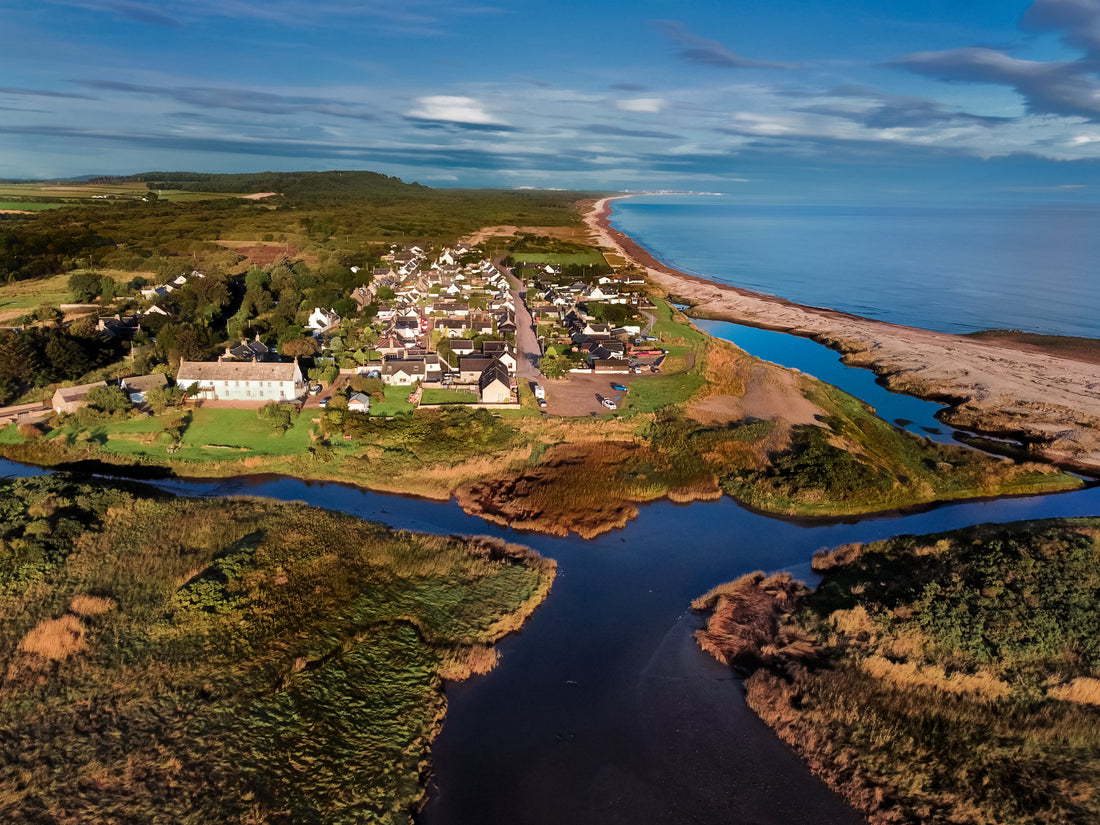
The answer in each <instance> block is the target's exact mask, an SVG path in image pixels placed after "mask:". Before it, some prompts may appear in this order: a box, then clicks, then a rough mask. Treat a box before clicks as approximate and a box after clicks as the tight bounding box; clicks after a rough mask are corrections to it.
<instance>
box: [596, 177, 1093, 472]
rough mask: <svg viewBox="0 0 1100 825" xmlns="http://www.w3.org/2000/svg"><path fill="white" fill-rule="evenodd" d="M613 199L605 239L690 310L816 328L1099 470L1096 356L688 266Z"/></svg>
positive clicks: (601, 204)
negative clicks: (859, 309)
mask: <svg viewBox="0 0 1100 825" xmlns="http://www.w3.org/2000/svg"><path fill="white" fill-rule="evenodd" d="M623 197H628V196H623ZM612 200H615V198H604V199H602V200H598V201H594V202H592V203H591V205H590V207H589V208H588V210H587V212H586V214H585V221H586V223H587V224H588V227H589V229H590V230H591V232H592V233H593V234H594V235H595V236H596V238H597V239H598V242H599V243H600V245H601V246H605V247H608V248H610V249H614V250H618V251H619V252H620V253H621V254H622V255H623V256H624V257H626V258H627V259H629V260H630V261H632V262H634V264H635V265H637V266H638V267H640V268H642V269H643V270H645V272H646V273H647V275H648V277H649V278H650V279H651V280H652V281H653V282H654V283H656V284H657V285H659V286H660V287H661V288H662V289H664V290H665V291H666V292H668V293H669V294H670V295H674V296H676V297H678V298H682V299H683V300H684V301H686V302H688V303H691V304H692V306H693V308H692V314H694V315H698V316H700V317H707V318H714V319H720V320H727V321H733V322H736V323H742V324H749V325H751V326H757V327H764V328H767V329H774V330H780V331H782V332H789V333H792V334H795V335H801V336H805V337H807V338H812V339H814V340H816V341H819V342H821V343H823V344H825V345H827V346H829V347H831V348H833V349H835V350H837V351H838V352H840V353H842V354H843V355H844V361H845V362H846V363H848V364H850V365H853V366H860V367H867V368H869V369H872V370H874V371H875V373H877V374H878V375H879V376H880V378H881V380H882V381H883V382H884V383H885V384H886V385H887V386H888V387H889V388H890V389H894V390H897V391H899V392H906V393H908V394H910V395H915V396H918V397H921V398H927V399H934V400H937V401H942V402H943V403H945V404H949V405H950V406H949V407H948V409H946V410H945V411H944V412H943V413H941V416H940V417H941V418H942V419H943V420H944V421H945V422H946V423H948V424H951V425H954V426H958V427H962V428H965V429H969V430H973V431H976V432H982V433H986V434H989V435H994V436H1002V437H1008V438H1014V439H1019V440H1022V441H1024V442H1025V443H1026V444H1027V445H1028V448H1029V450H1030V451H1031V452H1032V454H1033V455H1035V456H1036V457H1041V458H1044V459H1046V460H1049V461H1053V462H1057V463H1059V464H1062V465H1065V466H1068V467H1073V468H1076V469H1079V470H1081V471H1084V472H1087V473H1092V474H1096V473H1100V365H1098V364H1097V363H1096V362H1095V358H1094V357H1093V358H1092V360H1090V356H1089V355H1088V354H1086V353H1082V354H1080V355H1079V356H1078V355H1077V354H1074V353H1071V354H1068V355H1067V354H1062V353H1059V354H1053V353H1048V352H1044V351H1042V350H1039V349H1037V348H1035V347H1030V346H1027V345H1015V344H1011V343H1009V344H1006V343H1004V342H1001V341H987V340H981V339H975V338H969V337H965V336H960V335H951V334H948V333H942V332H932V331H930V330H924V329H917V328H915V327H905V326H899V325H895V324H889V323H885V322H882V321H873V320H870V319H867V318H861V317H859V316H856V315H849V314H847V313H843V312H837V311H835V310H830V309H825V308H818V307H809V306H802V305H800V304H795V303H793V302H791V301H787V300H784V299H781V298H777V297H774V296H770V295H762V294H759V293H755V292H750V291H748V290H743V289H738V288H737V287H732V286H726V285H723V284H717V283H714V282H711V281H707V280H705V279H703V278H698V277H695V276H692V275H687V274H685V273H683V272H679V271H677V270H675V269H672V268H670V267H668V266H665V265H664V264H662V263H661V262H660V261H658V260H656V259H655V258H654V257H653V256H652V255H650V254H649V253H648V252H646V251H645V250H644V249H642V248H641V247H640V246H639V245H638V244H637V243H635V242H634V241H633V240H632V239H631V238H629V237H628V236H626V235H624V234H623V233H622V232H619V231H618V230H616V229H614V228H612V227H611V226H610V224H609V222H608V217H609V214H610V201H612Z"/></svg>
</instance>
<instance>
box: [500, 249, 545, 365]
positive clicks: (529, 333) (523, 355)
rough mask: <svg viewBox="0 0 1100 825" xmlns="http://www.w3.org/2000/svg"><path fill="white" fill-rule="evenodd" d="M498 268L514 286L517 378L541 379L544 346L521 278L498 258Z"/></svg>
mask: <svg viewBox="0 0 1100 825" xmlns="http://www.w3.org/2000/svg"><path fill="white" fill-rule="evenodd" d="M496 266H497V269H499V270H500V271H501V272H503V273H504V277H505V278H507V279H508V283H509V284H511V286H512V302H513V303H514V304H515V307H516V379H517V380H518V381H523V380H529V381H539V380H541V379H542V373H541V372H539V367H538V363H539V358H541V357H542V348H541V347H539V341H538V336H537V335H536V334H535V328H534V326H533V325H532V323H531V313H530V312H529V311H528V309H527V302H526V301H524V300H523V299H522V298H521V297H520V294H519V293H520V287H521V286H522V285H521V284H520V282H519V279H518V278H516V276H515V275H513V274H512V270H510V269H509V268H508V267H506V266H504V264H502V263H501V262H500V260H498V261H497V262H496Z"/></svg>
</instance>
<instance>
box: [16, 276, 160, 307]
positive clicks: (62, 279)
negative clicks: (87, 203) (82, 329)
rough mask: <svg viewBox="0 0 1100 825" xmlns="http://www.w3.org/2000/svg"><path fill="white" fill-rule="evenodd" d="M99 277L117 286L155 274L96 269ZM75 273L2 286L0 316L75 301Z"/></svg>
mask: <svg viewBox="0 0 1100 825" xmlns="http://www.w3.org/2000/svg"><path fill="white" fill-rule="evenodd" d="M95 271H96V272H98V273H99V274H100V275H106V276H108V277H110V278H114V280H115V281H116V282H118V283H126V282H128V281H130V280H132V279H134V278H136V277H138V276H139V275H140V276H143V277H145V278H147V279H150V280H153V279H155V278H156V275H155V274H154V273H152V272H123V271H122V270H120V269H97V270H95ZM73 274H74V273H73V272H63V273H62V274H60V275H54V276H53V277H52V278H39V279H32V280H28V281H13V282H12V283H10V284H3V285H0V317H2V316H3V314H4V313H7V312H9V311H11V310H20V313H22V312H26V311H27V310H32V309H37V308H38V307H40V306H45V305H49V306H58V305H60V304H67V303H69V302H70V301H71V300H72V296H70V294H69V278H70V277H71V276H72V275H73Z"/></svg>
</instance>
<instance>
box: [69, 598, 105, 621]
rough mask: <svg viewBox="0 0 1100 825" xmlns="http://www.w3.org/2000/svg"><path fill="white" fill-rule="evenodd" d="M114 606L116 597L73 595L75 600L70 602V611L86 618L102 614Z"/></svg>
mask: <svg viewBox="0 0 1100 825" xmlns="http://www.w3.org/2000/svg"><path fill="white" fill-rule="evenodd" d="M114 608H115V602H114V599H107V598H104V597H103V596H73V600H72V601H71V602H70V603H69V612H70V613H74V614H75V615H77V616H81V617H84V618H87V617H89V616H100V615H102V614H104V613H109V612H110V611H111V610H113V609H114Z"/></svg>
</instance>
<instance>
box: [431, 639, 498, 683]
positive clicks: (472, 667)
mask: <svg viewBox="0 0 1100 825" xmlns="http://www.w3.org/2000/svg"><path fill="white" fill-rule="evenodd" d="M497 658H498V656H497V651H496V648H492V647H486V646H485V645H474V646H472V647H467V648H462V649H455V650H451V651H449V652H448V653H447V655H446V656H444V658H443V661H442V662H441V663H440V665H439V675H440V676H441V677H442V678H444V679H447V680H449V681H452V682H461V681H462V680H464V679H469V678H470V677H471V676H480V675H482V674H484V673H488V672H489V671H490V670H492V669H493V668H494V667H496V664H497Z"/></svg>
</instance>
